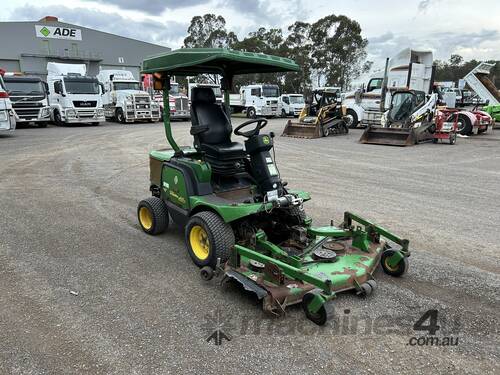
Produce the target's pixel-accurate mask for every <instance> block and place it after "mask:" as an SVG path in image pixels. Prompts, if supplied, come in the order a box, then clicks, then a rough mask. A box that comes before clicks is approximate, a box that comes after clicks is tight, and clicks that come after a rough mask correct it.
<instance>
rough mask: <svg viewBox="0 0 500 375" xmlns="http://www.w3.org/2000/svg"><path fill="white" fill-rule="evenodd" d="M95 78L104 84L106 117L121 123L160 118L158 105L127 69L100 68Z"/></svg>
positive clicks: (103, 97)
mask: <svg viewBox="0 0 500 375" xmlns="http://www.w3.org/2000/svg"><path fill="white" fill-rule="evenodd" d="M97 79H98V80H99V82H100V83H102V85H103V86H104V94H103V95H102V101H103V106H104V115H105V116H106V119H115V120H117V121H118V122H121V123H123V124H124V123H127V122H135V121H144V120H147V121H151V122H155V121H158V120H159V119H160V106H159V104H158V103H157V102H156V101H154V100H152V99H151V96H149V94H148V93H147V92H146V91H144V90H142V88H141V83H140V82H139V81H137V80H136V79H135V78H134V76H133V74H132V72H129V71H128V70H101V71H100V72H99V74H98V75H97Z"/></svg>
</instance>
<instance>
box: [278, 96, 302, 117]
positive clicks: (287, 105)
mask: <svg viewBox="0 0 500 375" xmlns="http://www.w3.org/2000/svg"><path fill="white" fill-rule="evenodd" d="M305 105H306V103H305V101H304V96H303V95H301V94H283V95H281V96H280V97H279V99H278V107H279V108H278V109H279V113H281V116H282V117H287V116H293V117H298V116H299V115H300V112H302V110H303V109H304V107H305Z"/></svg>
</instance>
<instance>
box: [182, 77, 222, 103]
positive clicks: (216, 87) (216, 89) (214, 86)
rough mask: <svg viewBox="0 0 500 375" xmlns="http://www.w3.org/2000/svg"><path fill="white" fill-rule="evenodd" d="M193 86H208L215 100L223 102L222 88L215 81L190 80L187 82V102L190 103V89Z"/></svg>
mask: <svg viewBox="0 0 500 375" xmlns="http://www.w3.org/2000/svg"><path fill="white" fill-rule="evenodd" d="M195 87H210V88H211V89H212V91H213V92H214V94H215V102H216V103H218V104H222V103H223V102H224V98H223V97H222V90H221V88H220V85H218V84H216V83H196V82H190V83H189V84H188V97H189V102H190V103H191V90H192V89H193V88H195Z"/></svg>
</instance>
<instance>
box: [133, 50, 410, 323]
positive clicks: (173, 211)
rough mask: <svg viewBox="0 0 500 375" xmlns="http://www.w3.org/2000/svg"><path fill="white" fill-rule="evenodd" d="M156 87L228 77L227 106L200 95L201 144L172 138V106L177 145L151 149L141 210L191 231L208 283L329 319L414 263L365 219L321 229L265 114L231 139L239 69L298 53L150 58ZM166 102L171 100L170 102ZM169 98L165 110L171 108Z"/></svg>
mask: <svg viewBox="0 0 500 375" xmlns="http://www.w3.org/2000/svg"><path fill="white" fill-rule="evenodd" d="M143 66H144V72H145V73H152V74H153V77H154V85H155V89H157V90H159V89H162V90H163V91H164V96H163V97H164V100H168V95H167V93H168V85H169V82H170V75H195V74H199V73H216V74H220V75H222V76H223V89H224V90H225V101H226V106H224V105H220V104H217V103H216V100H215V96H214V93H213V91H212V90H211V89H210V88H201V87H200V88H195V89H193V92H192V106H191V111H192V113H191V119H192V126H191V134H192V135H193V138H194V147H183V148H181V147H179V146H178V145H177V143H176V142H175V141H174V139H173V137H172V132H171V128H170V121H169V111H165V113H164V125H165V132H166V136H167V140H168V141H169V143H170V145H171V146H172V149H171V150H159V151H152V152H151V153H150V172H151V175H150V190H151V193H152V197H149V198H147V199H144V200H143V201H141V202H140V203H139V206H138V209H137V213H138V219H139V223H140V225H141V227H142V229H143V230H144V231H145V232H146V233H148V234H153V235H154V234H158V233H161V232H163V231H165V230H166V228H167V227H168V224H169V220H170V218H172V220H173V221H174V222H176V223H177V224H179V225H181V226H182V227H184V232H185V241H186V247H187V250H188V253H189V255H190V256H191V259H192V260H193V262H194V263H195V264H196V265H197V266H198V267H200V268H201V271H200V274H201V276H202V277H203V278H204V279H205V280H210V279H212V278H213V277H214V276H222V277H223V278H225V279H233V280H236V281H237V282H239V283H240V284H241V285H242V286H243V287H244V288H245V289H247V290H250V291H252V292H254V293H255V294H256V296H257V297H258V298H259V299H262V300H263V307H264V309H265V310H266V311H269V312H271V313H273V314H275V315H281V314H283V313H284V311H285V308H286V307H287V306H289V305H292V304H296V303H302V305H303V308H304V311H305V314H306V316H307V317H308V318H309V319H310V320H312V321H313V322H315V323H316V324H319V325H322V324H325V323H326V321H327V318H328V315H329V313H331V309H330V308H331V303H330V301H331V300H332V299H333V298H335V297H336V295H337V294H338V293H340V292H344V291H348V290H354V291H356V292H357V293H358V294H360V295H368V294H370V293H371V292H372V291H373V290H374V289H375V287H376V282H375V280H374V277H373V272H374V271H375V269H376V268H377V267H378V265H379V264H381V266H382V268H383V270H384V271H385V272H386V273H387V274H389V275H392V276H401V275H402V274H403V273H404V272H406V270H407V269H408V260H407V257H408V256H409V250H408V241H407V240H404V239H401V238H399V237H397V236H395V235H394V234H392V233H390V232H389V231H387V230H385V229H384V228H381V227H380V226H378V225H376V224H373V223H371V222H369V221H367V220H365V219H363V218H361V217H359V216H357V215H354V214H351V213H345V215H344V219H343V222H342V223H341V224H340V225H339V226H338V227H335V226H333V224H332V225H329V226H324V227H314V226H312V220H311V219H310V218H309V217H308V216H307V215H306V213H305V211H304V208H303V203H304V202H306V201H308V200H309V199H310V196H309V194H308V193H306V192H304V191H299V190H292V189H290V188H288V187H287V184H286V183H284V182H283V181H282V180H281V176H280V174H279V172H278V168H277V167H276V165H275V163H274V160H273V158H272V156H271V153H270V151H271V150H272V148H273V147H274V140H273V139H274V134H272V133H270V134H261V130H262V129H263V128H265V126H266V125H267V120H265V119H255V120H250V121H246V122H244V123H242V124H241V125H239V126H238V127H236V128H235V129H234V134H236V135H239V136H243V137H244V138H246V140H245V142H244V144H241V143H237V142H233V141H232V140H231V133H232V126H231V120H230V117H229V115H228V113H229V111H228V110H227V102H228V100H229V95H228V89H229V87H231V82H232V79H233V75H236V74H243V73H245V74H246V73H263V72H280V71H281V72H283V71H296V70H298V66H297V65H296V64H295V63H294V62H293V61H291V60H289V59H283V58H279V57H275V56H272V57H270V56H267V55H262V54H253V53H249V52H244V53H243V52H238V51H230V50H223V49H182V50H177V51H172V52H169V53H166V54H163V55H159V56H155V57H153V58H150V59H147V60H145V61H144V65H143ZM165 98H167V99H165ZM167 104H168V103H166V105H165V106H164V108H168V105H167Z"/></svg>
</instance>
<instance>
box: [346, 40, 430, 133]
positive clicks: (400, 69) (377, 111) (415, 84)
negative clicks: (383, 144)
mask: <svg viewBox="0 0 500 375" xmlns="http://www.w3.org/2000/svg"><path fill="white" fill-rule="evenodd" d="M432 65H433V57H432V52H431V51H417V50H412V49H409V48H406V49H404V50H402V51H401V52H399V53H398V54H397V55H395V56H394V57H392V58H391V59H390V60H388V63H387V69H386V70H387V73H386V77H387V78H386V79H387V85H385V87H386V88H387V95H385V93H383V92H382V86H383V81H384V74H385V73H384V72H379V73H375V74H374V75H371V76H369V77H368V80H367V81H366V82H365V83H363V85H362V86H361V87H360V88H358V89H357V90H355V91H352V92H350V93H347V94H346V95H345V98H344V101H343V104H344V105H345V106H346V108H347V115H346V117H347V122H348V125H349V127H351V128H356V127H358V126H360V125H361V126H368V125H380V120H381V117H382V114H383V113H384V112H385V111H386V110H387V109H388V108H389V106H390V103H391V98H390V92H391V90H392V91H394V90H396V89H397V88H403V87H406V88H408V89H411V90H416V91H423V92H426V93H428V92H429V89H430V82H431V79H432Z"/></svg>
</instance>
